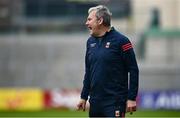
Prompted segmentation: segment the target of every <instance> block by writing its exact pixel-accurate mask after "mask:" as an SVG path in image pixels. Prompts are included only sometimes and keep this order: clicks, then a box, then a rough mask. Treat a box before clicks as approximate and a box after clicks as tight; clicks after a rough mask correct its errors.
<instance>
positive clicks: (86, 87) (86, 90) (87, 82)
mask: <svg viewBox="0 0 180 118" xmlns="http://www.w3.org/2000/svg"><path fill="white" fill-rule="evenodd" d="M89 73H90V72H89V62H88V42H87V44H86V55H85V75H84V80H83V88H82V91H81V98H82V99H84V100H87V99H88V96H89V91H90V78H89Z"/></svg>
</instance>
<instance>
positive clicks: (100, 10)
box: [88, 5, 112, 27]
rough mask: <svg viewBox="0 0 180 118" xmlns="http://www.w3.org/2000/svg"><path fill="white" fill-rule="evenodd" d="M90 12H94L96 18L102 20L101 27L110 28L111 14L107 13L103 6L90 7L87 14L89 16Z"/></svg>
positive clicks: (107, 10)
mask: <svg viewBox="0 0 180 118" xmlns="http://www.w3.org/2000/svg"><path fill="white" fill-rule="evenodd" d="M92 11H96V18H97V19H100V18H103V25H104V26H107V27H110V26H111V16H112V13H111V12H110V11H109V9H108V8H107V7H106V6H104V5H98V6H95V7H91V8H89V10H88V13H89V14H90V13H91V12H92Z"/></svg>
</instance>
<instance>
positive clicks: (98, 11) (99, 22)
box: [86, 5, 112, 36]
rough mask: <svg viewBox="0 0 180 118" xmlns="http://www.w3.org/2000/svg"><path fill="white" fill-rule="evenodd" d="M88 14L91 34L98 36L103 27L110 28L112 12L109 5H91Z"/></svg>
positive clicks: (87, 22) (88, 25)
mask: <svg viewBox="0 0 180 118" xmlns="http://www.w3.org/2000/svg"><path fill="white" fill-rule="evenodd" d="M88 14H89V15H88V18H87V21H86V25H87V27H88V28H89V30H90V34H91V35H93V36H98V35H99V33H100V32H101V30H102V29H104V28H110V26H111V15H112V14H111V12H110V11H109V9H108V8H107V7H105V6H103V5H98V6H96V7H91V8H90V9H89V10H88Z"/></svg>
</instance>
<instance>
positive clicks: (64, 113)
mask: <svg viewBox="0 0 180 118" xmlns="http://www.w3.org/2000/svg"><path fill="white" fill-rule="evenodd" d="M126 116H127V117H180V111H178V110H176V111H173V110H156V111H153V110H139V111H137V112H135V113H133V115H130V114H129V113H127V114H126ZM0 117H28V118H30V117H88V112H82V111H74V110H57V109H56V110H44V111H0Z"/></svg>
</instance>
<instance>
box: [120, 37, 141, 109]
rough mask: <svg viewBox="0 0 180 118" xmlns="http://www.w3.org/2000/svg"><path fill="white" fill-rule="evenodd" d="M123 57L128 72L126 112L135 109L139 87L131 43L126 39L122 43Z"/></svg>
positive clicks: (136, 66)
mask: <svg viewBox="0 0 180 118" xmlns="http://www.w3.org/2000/svg"><path fill="white" fill-rule="evenodd" d="M122 51H123V59H124V61H125V65H126V68H127V70H128V72H129V79H130V80H129V88H128V101H127V112H133V111H136V97H137V93H138V87H139V69H138V65H137V61H136V57H135V53H134V50H133V47H132V44H131V42H130V41H129V40H126V41H125V42H124V44H123V45H122Z"/></svg>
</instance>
